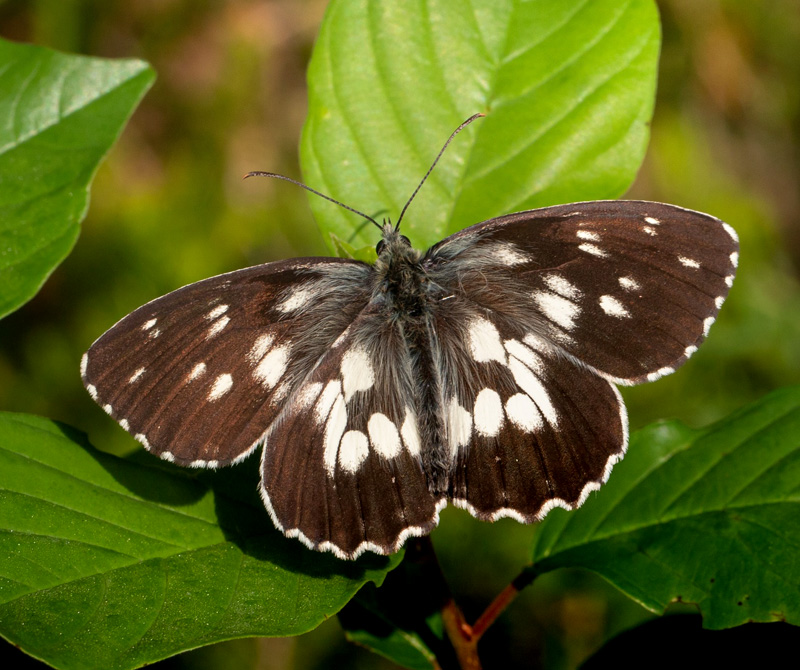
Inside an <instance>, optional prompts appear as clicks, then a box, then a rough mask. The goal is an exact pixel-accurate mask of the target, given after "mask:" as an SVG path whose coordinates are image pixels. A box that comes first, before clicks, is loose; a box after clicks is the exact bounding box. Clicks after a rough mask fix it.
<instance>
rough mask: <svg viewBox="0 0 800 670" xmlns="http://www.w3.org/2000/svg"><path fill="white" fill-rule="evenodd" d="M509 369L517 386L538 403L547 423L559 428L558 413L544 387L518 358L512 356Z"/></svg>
mask: <svg viewBox="0 0 800 670" xmlns="http://www.w3.org/2000/svg"><path fill="white" fill-rule="evenodd" d="M508 367H509V368H510V370H511V374H513V375H514V381H515V382H517V386H519V387H520V388H521V389H522V390H523V391H525V393H527V394H528V396H529V397H530V398H531V400H533V402H534V403H536V406H537V407H538V408H539V411H540V412H541V413H542V414H543V415H544V417H545V418H546V419H547V421H548V422H549V423H550V424H551V425H553V426H557V425H558V413H557V412H556V408H555V407H554V406H553V403H552V401H551V400H550V394H549V393H548V392H547V389H546V388H545V387H544V385H543V384H542V383H541V382H540V381H539V380H538V379H537V378H536V376H535V375H534V374H533V373H532V372H531V371H530V369H529V368H528V367H527V366H526V365H525V364H524V363H522V361H520V360H519V359H518V358H516V357H514V356H512V357H511V358H510V359H509V361H508Z"/></svg>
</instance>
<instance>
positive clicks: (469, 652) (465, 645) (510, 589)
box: [406, 537, 538, 670]
mask: <svg viewBox="0 0 800 670" xmlns="http://www.w3.org/2000/svg"><path fill="white" fill-rule="evenodd" d="M406 558H407V559H410V560H412V561H414V562H415V563H417V564H418V565H424V566H425V569H426V570H425V571H426V572H427V573H428V575H429V577H430V578H432V579H433V580H434V581H435V587H434V588H435V589H436V590H437V592H438V594H437V595H438V599H439V601H440V602H441V605H440V611H441V614H442V622H443V624H444V629H445V632H446V633H447V637H448V639H449V640H450V643H451V644H452V645H453V649H454V651H455V653H456V658H457V659H458V664H459V667H460V668H461V670H481V661H480V658H479V657H478V642H479V641H480V639H481V637H482V636H483V634H484V633H485V632H486V630H487V629H488V628H489V626H491V625H492V624H493V623H494V622H495V620H496V619H497V617H499V616H500V614H502V613H503V612H504V611H505V609H506V608H507V607H508V606H509V605H510V604H511V603H512V602H513V601H514V599H515V598H516V597H517V594H518V593H519V592H520V591H521V590H522V589H524V588H525V587H526V586H528V585H530V584H531V583H532V582H533V580H534V579H536V576H537V574H538V572H537V570H536V569H535V568H534V567H533V566H528V567H526V568H525V569H523V570H522V572H520V573H519V575H517V576H516V577H515V578H514V580H513V581H512V582H511V583H510V584H509V585H508V586H507V587H506V588H505V589H503V591H502V592H501V593H500V594H499V595H498V596H497V597H496V598H495V599H494V600H493V601H492V603H491V604H490V605H489V607H487V608H486V609H485V610H484V612H483V614H481V615H480V616H479V617H478V620H477V621H476V622H475V625H473V626H470V625H469V624H468V623H467V621H466V619H465V618H464V613H463V612H462V611H461V608H459V606H458V605H457V604H456V601H455V600H454V599H453V596H452V594H451V593H450V589H449V588H448V586H447V581H446V580H445V578H444V574H443V573H442V569H441V566H440V565H439V561H438V559H437V558H436V552H435V551H434V549H433V544H432V543H431V540H430V538H428V537H421V538H417V539H416V540H414V541H413V542H411V543H410V544H409V547H408V550H407V553H406Z"/></svg>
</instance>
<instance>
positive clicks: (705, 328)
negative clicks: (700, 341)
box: [703, 316, 714, 336]
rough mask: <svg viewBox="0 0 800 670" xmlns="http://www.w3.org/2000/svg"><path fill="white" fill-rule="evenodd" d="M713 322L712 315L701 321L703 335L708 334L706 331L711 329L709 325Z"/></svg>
mask: <svg viewBox="0 0 800 670" xmlns="http://www.w3.org/2000/svg"><path fill="white" fill-rule="evenodd" d="M713 323H714V317H713V316H709V317H708V318H707V319H706V320H705V321H703V335H705V336H708V331H709V330H711V326H712V324H713Z"/></svg>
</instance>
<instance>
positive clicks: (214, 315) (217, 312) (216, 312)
mask: <svg viewBox="0 0 800 670" xmlns="http://www.w3.org/2000/svg"><path fill="white" fill-rule="evenodd" d="M227 311H228V306H227V305H217V306H216V307H215V308H214V309H212V310H211V311H210V312H209V313H208V314H206V319H208V320H209V321H213V320H214V319H218V318H219V317H221V316H222V315H223V314H225V312H227Z"/></svg>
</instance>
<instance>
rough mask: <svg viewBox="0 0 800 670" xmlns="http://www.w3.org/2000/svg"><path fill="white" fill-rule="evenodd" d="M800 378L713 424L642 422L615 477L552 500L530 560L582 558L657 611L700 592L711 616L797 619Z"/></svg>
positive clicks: (712, 621)
mask: <svg viewBox="0 0 800 670" xmlns="http://www.w3.org/2000/svg"><path fill="white" fill-rule="evenodd" d="M798 551H800V387H792V388H787V389H782V390H780V391H777V392H775V393H772V394H770V395H768V396H766V397H765V398H763V399H762V400H761V401H759V402H757V403H755V404H753V405H751V406H749V407H747V408H745V409H743V410H741V411H740V412H738V413H736V414H734V415H732V416H730V417H728V418H727V419H725V420H723V421H720V422H719V423H716V424H714V425H712V426H711V427H709V428H707V429H705V430H691V429H689V428H687V427H686V426H684V425H682V424H680V423H677V422H671V423H662V424H655V425H653V426H650V427H648V428H646V429H644V430H641V431H638V432H637V433H636V434H635V435H634V436H633V438H632V440H631V444H630V447H629V449H628V454H627V455H626V456H625V459H624V460H623V461H622V462H621V463H620V464H619V465H617V466H616V468H615V469H614V472H613V474H612V475H611V478H610V480H609V482H608V483H607V484H606V485H605V486H604V487H603V488H602V489H601V490H600V492H599V493H597V494H595V495H594V496H593V497H592V499H591V500H590V501H589V502H587V504H586V505H585V506H584V507H583V508H581V509H579V510H577V511H575V512H565V511H563V510H554V511H553V512H551V513H550V515H549V516H548V517H547V518H546V519H545V520H544V522H542V524H541V526H540V527H539V531H538V533H537V535H536V539H535V542H534V546H533V562H534V566H533V569H534V570H535V571H536V572H538V573H542V572H547V571H549V570H555V569H556V568H561V567H583V568H587V569H589V570H593V571H594V572H596V573H598V574H600V575H601V576H602V577H604V578H605V579H607V580H608V581H609V582H611V583H612V584H613V585H615V586H616V587H617V588H619V589H620V590H621V591H623V592H624V593H626V594H628V595H629V596H630V597H631V598H633V599H634V600H636V601H638V602H639V603H641V604H642V605H643V606H644V607H646V608H648V609H650V610H651V611H653V612H662V611H663V610H664V608H666V607H667V605H669V603H671V602H674V601H683V602H690V603H696V604H697V607H698V608H699V610H700V611H701V613H702V614H703V620H704V625H705V626H706V627H708V628H726V627H731V626H736V625H739V624H742V623H745V622H747V621H761V622H766V621H776V620H784V621H787V622H789V623H794V624H800V563H799V562H798V561H797V555H798Z"/></svg>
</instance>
